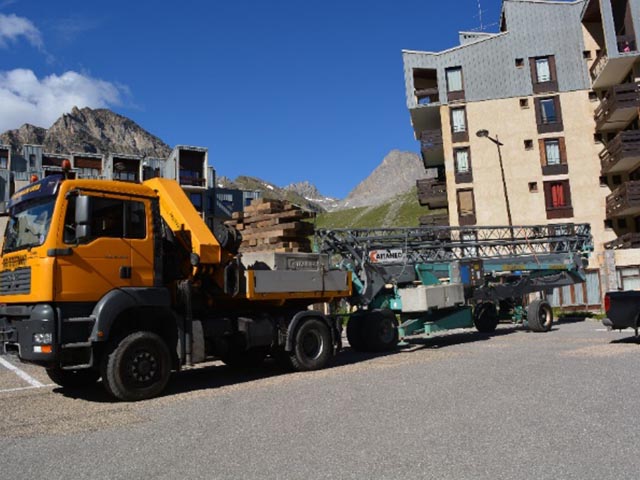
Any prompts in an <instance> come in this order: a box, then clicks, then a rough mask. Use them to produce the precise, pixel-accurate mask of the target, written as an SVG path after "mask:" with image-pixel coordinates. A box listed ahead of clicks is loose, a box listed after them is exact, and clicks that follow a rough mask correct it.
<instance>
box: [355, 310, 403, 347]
mask: <svg viewBox="0 0 640 480" xmlns="http://www.w3.org/2000/svg"><path fill="white" fill-rule="evenodd" d="M367 317H368V318H367V320H366V324H364V326H363V327H362V336H363V337H364V341H365V345H366V348H367V350H368V351H370V352H388V351H390V350H393V349H395V348H396V347H397V346H398V320H397V319H396V316H395V314H394V313H393V312H392V311H391V310H374V311H372V312H369V314H368V315H367Z"/></svg>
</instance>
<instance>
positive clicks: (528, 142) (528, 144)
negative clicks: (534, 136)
mask: <svg viewBox="0 0 640 480" xmlns="http://www.w3.org/2000/svg"><path fill="white" fill-rule="evenodd" d="M524 149H525V150H533V140H525V141H524Z"/></svg>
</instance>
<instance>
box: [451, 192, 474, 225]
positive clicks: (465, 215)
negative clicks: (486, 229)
mask: <svg viewBox="0 0 640 480" xmlns="http://www.w3.org/2000/svg"><path fill="white" fill-rule="evenodd" d="M456 195H457V197H458V221H459V223H460V225H462V226H464V225H475V223H476V205H475V200H474V199H473V189H466V190H458V191H457V192H456Z"/></svg>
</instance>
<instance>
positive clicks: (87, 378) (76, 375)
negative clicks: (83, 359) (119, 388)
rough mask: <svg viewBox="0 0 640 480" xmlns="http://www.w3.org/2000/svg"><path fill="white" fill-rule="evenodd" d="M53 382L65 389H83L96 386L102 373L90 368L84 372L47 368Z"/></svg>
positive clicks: (83, 370)
mask: <svg viewBox="0 0 640 480" xmlns="http://www.w3.org/2000/svg"><path fill="white" fill-rule="evenodd" d="M47 375H49V378H50V379H51V381H52V382H53V383H55V384H57V385H60V386H61V387H64V388H81V387H88V386H90V385H93V384H95V383H96V382H97V381H98V378H100V372H98V371H97V370H93V369H90V368H87V369H82V370H63V369H61V368H59V367H55V368H47Z"/></svg>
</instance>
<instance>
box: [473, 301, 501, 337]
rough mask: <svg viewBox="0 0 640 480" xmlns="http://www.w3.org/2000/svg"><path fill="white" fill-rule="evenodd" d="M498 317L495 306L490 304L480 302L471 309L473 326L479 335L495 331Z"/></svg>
mask: <svg viewBox="0 0 640 480" xmlns="http://www.w3.org/2000/svg"><path fill="white" fill-rule="evenodd" d="M499 321H500V317H499V316H498V310H497V309H496V305H495V304H494V303H492V302H482V303H479V304H478V305H476V307H475V308H474V309H473V324H474V325H475V326H476V330H478V331H479V332H481V333H493V332H495V331H496V327H497V326H498V322H499Z"/></svg>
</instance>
